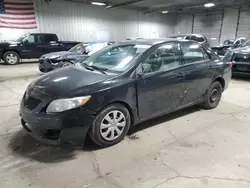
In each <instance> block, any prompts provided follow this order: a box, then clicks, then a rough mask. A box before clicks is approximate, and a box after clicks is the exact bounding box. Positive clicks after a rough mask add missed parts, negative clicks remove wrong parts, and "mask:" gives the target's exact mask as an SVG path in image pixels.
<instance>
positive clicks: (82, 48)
mask: <svg viewBox="0 0 250 188" xmlns="http://www.w3.org/2000/svg"><path fill="white" fill-rule="evenodd" d="M106 46H107V43H106V42H89V43H80V44H77V45H76V46H74V47H73V48H71V49H70V50H69V51H62V52H54V53H49V54H45V55H43V56H41V58H40V59H39V70H40V71H41V72H49V71H52V70H54V69H57V68H61V67H66V66H69V65H72V64H76V63H77V62H81V61H83V60H84V59H86V58H87V57H88V56H89V55H90V54H93V53H94V52H96V51H98V50H100V49H102V48H104V47H106Z"/></svg>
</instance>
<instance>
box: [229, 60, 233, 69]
mask: <svg viewBox="0 0 250 188" xmlns="http://www.w3.org/2000/svg"><path fill="white" fill-rule="evenodd" d="M228 64H229V67H230V69H231V68H232V67H233V62H232V61H229V62H228Z"/></svg>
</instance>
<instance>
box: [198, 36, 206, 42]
mask: <svg viewBox="0 0 250 188" xmlns="http://www.w3.org/2000/svg"><path fill="white" fill-rule="evenodd" d="M196 41H197V42H205V39H204V37H202V36H196Z"/></svg>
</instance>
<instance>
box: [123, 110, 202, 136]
mask: <svg viewBox="0 0 250 188" xmlns="http://www.w3.org/2000/svg"><path fill="white" fill-rule="evenodd" d="M200 110H201V108H199V107H198V106H193V107H189V108H185V109H183V110H179V111H176V112H173V113H170V114H166V115H163V116H159V117H156V118H153V119H151V120H148V121H145V122H142V123H140V124H138V125H136V126H134V127H132V128H131V129H130V131H129V134H128V135H133V134H135V133H137V132H139V131H142V130H145V129H148V128H150V127H153V126H157V125H158V124H161V123H164V122H168V121H171V120H173V119H177V118H180V117H184V116H186V115H189V114H192V113H194V112H197V111H200Z"/></svg>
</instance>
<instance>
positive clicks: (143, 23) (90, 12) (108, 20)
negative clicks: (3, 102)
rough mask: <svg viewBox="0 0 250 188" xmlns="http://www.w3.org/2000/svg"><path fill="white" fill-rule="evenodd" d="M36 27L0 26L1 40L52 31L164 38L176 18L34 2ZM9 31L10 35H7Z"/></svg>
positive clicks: (82, 36)
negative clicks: (12, 27) (20, 28)
mask: <svg viewBox="0 0 250 188" xmlns="http://www.w3.org/2000/svg"><path fill="white" fill-rule="evenodd" d="M35 2H36V3H35V8H36V17H37V22H38V29H36V30H10V29H0V37H1V34H2V39H14V38H17V37H18V36H19V35H21V34H23V33H26V32H53V33H57V34H58V36H59V38H60V39H61V40H77V41H91V40H103V39H107V40H123V39H124V38H126V37H136V36H139V37H147V38H150V37H157V36H159V37H166V36H167V35H170V34H173V32H174V24H175V18H174V17H171V16H169V15H162V14H151V15H144V14H143V13H142V12H139V11H134V10H125V9H109V10H107V9H105V8H103V7H99V6H92V5H87V4H84V3H80V2H70V1H66V0H53V1H52V2H51V3H45V2H44V0H36V1H35ZM9 33H10V34H9Z"/></svg>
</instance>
